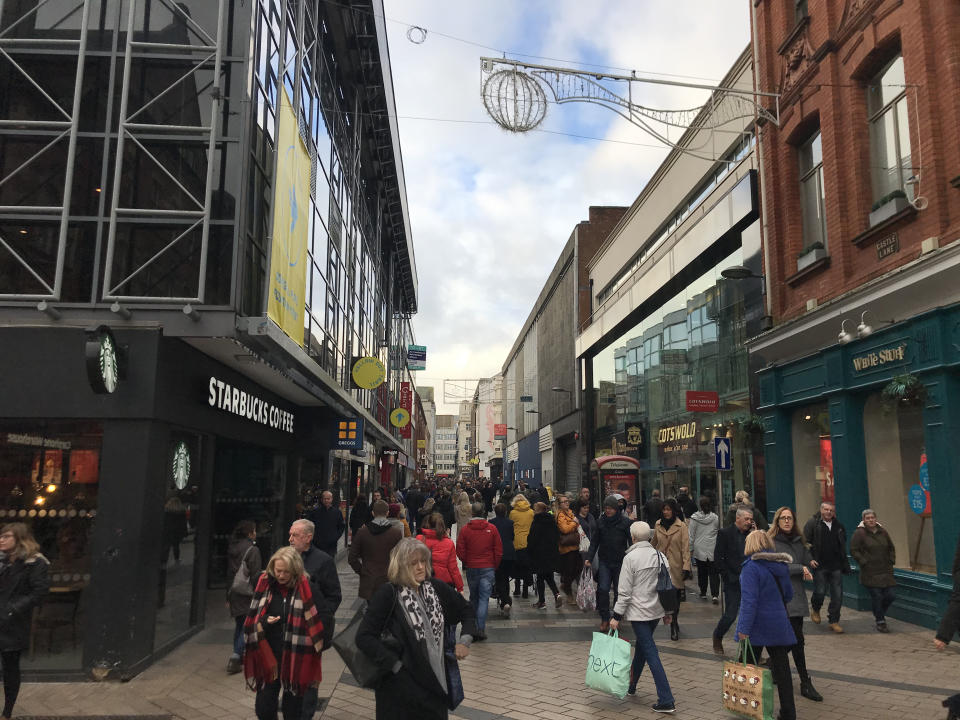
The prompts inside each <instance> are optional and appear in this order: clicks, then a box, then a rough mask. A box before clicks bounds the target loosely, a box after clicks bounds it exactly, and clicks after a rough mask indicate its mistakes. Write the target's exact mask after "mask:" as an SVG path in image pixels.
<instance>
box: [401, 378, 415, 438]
mask: <svg viewBox="0 0 960 720" xmlns="http://www.w3.org/2000/svg"><path fill="white" fill-rule="evenodd" d="M400 407H402V408H403V409H404V410H406V411H407V417H408V418H412V417H413V390H412V389H411V387H410V383H409V382H408V381H404V382H402V383H400ZM411 430H413V426H412V425H411V424H410V422H409V420H408V421H407V423H406V424H405V425H401V426H400V437H402V438H409V437H410V436H411Z"/></svg>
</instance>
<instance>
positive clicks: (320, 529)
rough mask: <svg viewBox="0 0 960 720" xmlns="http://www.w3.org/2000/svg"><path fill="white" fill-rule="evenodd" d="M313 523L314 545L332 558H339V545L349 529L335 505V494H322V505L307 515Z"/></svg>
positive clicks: (328, 492) (326, 491)
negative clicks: (345, 531) (344, 533)
mask: <svg viewBox="0 0 960 720" xmlns="http://www.w3.org/2000/svg"><path fill="white" fill-rule="evenodd" d="M305 517H306V519H307V520H309V521H310V522H312V523H313V527H314V528H315V531H314V533H313V544H314V545H316V546H317V548H318V549H320V550H323V552H325V553H326V554H327V555H329V556H330V557H332V558H335V557H336V556H337V544H338V543H339V542H340V537H341V536H342V535H343V532H344V530H345V529H346V527H347V524H346V522H345V521H344V519H343V513H342V512H340V508H338V507H335V506H334V504H333V493H332V492H330V491H329V490H324V491H323V492H322V493H320V504H319V505H318V506H317V507H315V508H314V509H313V510H311V511H310V512H308V513H307V514H306V516H305Z"/></svg>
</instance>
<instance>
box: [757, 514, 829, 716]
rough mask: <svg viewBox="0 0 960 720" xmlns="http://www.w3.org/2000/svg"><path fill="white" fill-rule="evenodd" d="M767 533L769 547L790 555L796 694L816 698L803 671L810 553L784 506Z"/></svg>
mask: <svg viewBox="0 0 960 720" xmlns="http://www.w3.org/2000/svg"><path fill="white" fill-rule="evenodd" d="M767 534H768V535H769V536H770V538H771V539H772V540H773V548H774V550H776V551H777V552H781V553H786V554H787V555H789V556H790V558H791V559H790V563H789V564H788V565H787V570H788V572H789V573H790V584H791V585H792V586H793V597H792V598H791V599H790V602H789V603H787V616H788V617H789V618H790V627H792V628H793V634H794V635H795V636H796V639H797V643H796V645H794V646H793V647H792V648H790V653H791V654H792V655H793V664H794V665H796V666H797V674H798V675H799V676H800V694H801V695H803V697H805V698H807V699H808V700H813V701H815V702H820V701H822V700H823V696H822V695H821V694H820V693H818V692H817V691H816V689H815V688H814V687H813V681H812V680H811V679H810V673H809V672H808V671H807V655H806V651H805V647H804V637H803V619H804V618H805V617H806V616H807V613H808V612H809V606H808V605H807V590H806V588H805V587H804V586H803V581H804V580H813V574H812V572H811V570H810V563H811V562H812V561H813V555H811V554H810V548H809V547H807V544H806V542H804V540H803V535H801V534H800V531H799V530H797V519H796V516H795V515H794V513H793V510H791V509H790V508H788V507H782V508H779V509H777V511H776V512H775V513H774V514H773V522H772V523H771V525H770V529H769V530H768V531H767Z"/></svg>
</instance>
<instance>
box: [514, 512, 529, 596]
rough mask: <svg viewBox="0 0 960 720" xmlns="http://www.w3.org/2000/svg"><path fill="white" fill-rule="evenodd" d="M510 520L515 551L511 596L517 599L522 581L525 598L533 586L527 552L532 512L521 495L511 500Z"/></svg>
mask: <svg viewBox="0 0 960 720" xmlns="http://www.w3.org/2000/svg"><path fill="white" fill-rule="evenodd" d="M510 520H511V521H512V522H513V549H514V550H515V551H516V554H515V555H514V558H513V596H514V597H517V596H518V595H519V594H520V581H521V580H522V581H523V597H524V598H526V597H527V596H528V593H529V590H530V586H531V585H532V584H533V574H532V573H531V572H530V553H529V552H528V551H527V537H528V536H529V535H530V525H531V524H532V523H533V510H532V509H531V508H530V503H529V502H528V501H527V499H526V498H525V497H524V496H523V495H517V496H516V497H515V498H514V499H513V510H511V511H510Z"/></svg>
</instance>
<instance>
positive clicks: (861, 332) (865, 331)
mask: <svg viewBox="0 0 960 720" xmlns="http://www.w3.org/2000/svg"><path fill="white" fill-rule="evenodd" d="M867 313H870V314H871V315H873V310H864V311H863V312H862V313H860V324H859V325H857V337H858V338H865V337H867V336H868V335H870V334H871V333H872V332H873V326H872V325H868V324H867V320H866V317H867ZM876 322H879V323H883V324H884V325H892V324H893V323H895V322H896V320H877V321H876Z"/></svg>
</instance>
